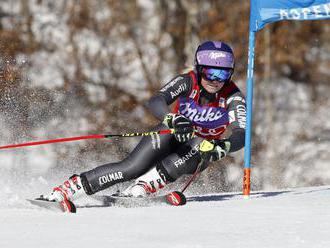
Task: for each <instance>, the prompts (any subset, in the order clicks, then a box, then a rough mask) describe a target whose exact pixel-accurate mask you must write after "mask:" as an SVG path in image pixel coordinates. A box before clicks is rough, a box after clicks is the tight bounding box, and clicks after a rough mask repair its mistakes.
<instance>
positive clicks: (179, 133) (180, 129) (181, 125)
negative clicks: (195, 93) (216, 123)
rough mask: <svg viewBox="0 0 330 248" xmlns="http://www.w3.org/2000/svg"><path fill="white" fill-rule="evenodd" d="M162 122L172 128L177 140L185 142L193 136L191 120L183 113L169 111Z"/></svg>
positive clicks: (193, 130)
mask: <svg viewBox="0 0 330 248" xmlns="http://www.w3.org/2000/svg"><path fill="white" fill-rule="evenodd" d="M163 123H164V124H165V125H166V126H168V127H169V128H173V129H174V136H175V138H176V140H178V141H179V142H187V141H188V140H190V139H192V138H193V137H194V136H195V133H194V132H195V129H194V126H193V124H192V122H191V120H189V119H188V118H187V117H185V116H183V115H180V114H172V113H169V114H167V115H166V116H165V118H164V121H163Z"/></svg>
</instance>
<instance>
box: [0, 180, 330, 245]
mask: <svg viewBox="0 0 330 248" xmlns="http://www.w3.org/2000/svg"><path fill="white" fill-rule="evenodd" d="M189 199H190V200H194V201H189V202H188V203H187V205H185V206H181V207H173V206H167V205H153V206H149V207H137V208H134V207H132V208H124V207H103V208H102V207H98V208H78V212H77V214H63V213H55V212H51V211H49V210H44V209H40V208H38V207H36V206H32V205H30V204H29V203H24V206H22V205H20V206H19V207H2V208H1V209H0V213H1V214H0V223H1V224H0V231H1V232H0V247H6V248H7V247H8V248H10V247H24V248H32V247H33V248H35V247H47V248H51V247H79V248H81V247H96V246H97V247H116V248H117V247H144V248H147V247H153V248H154V247H157V248H160V247H164V248H165V247H171V248H174V247H178V248H179V247H180V248H182V247H190V248H191V247H243V246H247V247H254V248H259V247H260V248H265V247H274V248H275V247H276V248H278V247H297V248H298V247H299V248H304V247H306V248H307V247H308V248H311V247H313V248H315V247H322V248H323V247H330V237H329V233H330V232H329V231H330V211H329V206H330V186H322V187H312V188H296V189H287V190H282V191H276V192H275V191H274V192H252V194H251V197H250V199H247V200H246V199H243V198H242V195H241V194H240V193H224V194H213V195H203V196H197V197H193V196H192V197H189Z"/></svg>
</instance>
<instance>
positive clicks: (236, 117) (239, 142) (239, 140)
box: [227, 91, 246, 152]
mask: <svg viewBox="0 0 330 248" xmlns="http://www.w3.org/2000/svg"><path fill="white" fill-rule="evenodd" d="M227 109H228V113H229V128H230V129H231V130H232V133H231V135H230V137H228V139H227V141H228V142H229V143H230V148H229V151H228V152H236V151H238V150H240V149H242V148H243V147H244V143H245V126H246V105H245V99H244V96H243V94H242V93H241V92H240V91H237V92H236V93H234V94H233V95H232V96H230V97H229V98H228V100H227Z"/></svg>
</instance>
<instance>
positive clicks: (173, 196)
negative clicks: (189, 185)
mask: <svg viewBox="0 0 330 248" xmlns="http://www.w3.org/2000/svg"><path fill="white" fill-rule="evenodd" d="M166 202H167V203H168V204H170V205H173V206H182V205H185V204H186V203H187V199H186V197H185V195H184V194H183V193H182V192H180V191H173V192H171V193H168V194H167V195H166Z"/></svg>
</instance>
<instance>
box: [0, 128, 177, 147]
mask: <svg viewBox="0 0 330 248" xmlns="http://www.w3.org/2000/svg"><path fill="white" fill-rule="evenodd" d="M172 133H174V130H173V129H166V130H160V131H152V132H144V133H123V134H94V135H85V136H76V137H69V138H59V139H51V140H41V141H32V142H26V143H20V144H12V145H4V146H0V150H3V149H10V148H18V147H24V146H37V145H44V144H52V143H61V142H69V141H77V140H88V139H105V138H113V137H142V136H151V135H161V134H172Z"/></svg>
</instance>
